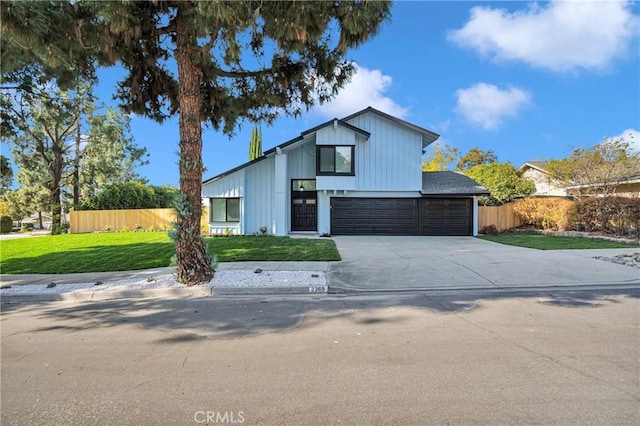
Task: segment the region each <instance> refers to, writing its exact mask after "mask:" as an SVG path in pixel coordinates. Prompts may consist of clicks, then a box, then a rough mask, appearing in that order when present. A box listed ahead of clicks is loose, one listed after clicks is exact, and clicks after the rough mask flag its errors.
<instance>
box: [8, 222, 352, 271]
mask: <svg viewBox="0 0 640 426" xmlns="http://www.w3.org/2000/svg"><path fill="white" fill-rule="evenodd" d="M205 241H206V242H207V244H208V247H209V253H215V254H217V255H218V259H219V260H220V262H240V261H250V260H256V261H332V260H340V255H339V254H338V250H337V248H336V245H335V243H334V242H333V240H330V239H316V238H288V237H272V236H259V237H257V236H255V237H254V236H251V237H210V238H205ZM174 252H175V250H174V245H173V243H172V242H171V240H170V239H169V237H168V236H167V234H166V233H164V232H117V233H115V232H114V233H95V234H69V235H55V236H46V237H33V238H23V239H16V240H4V241H0V272H1V273H3V274H66V273H76V272H104V271H128V270H135V269H148V268H157V267H162V266H169V263H170V260H171V256H173V254H174Z"/></svg>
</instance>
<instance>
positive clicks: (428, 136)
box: [203, 107, 440, 183]
mask: <svg viewBox="0 0 640 426" xmlns="http://www.w3.org/2000/svg"><path fill="white" fill-rule="evenodd" d="M366 113H373V114H377V115H379V116H380V117H384V118H386V119H387V120H390V121H393V122H394V123H397V124H400V125H402V126H404V127H407V128H409V129H411V130H414V131H416V132H418V133H420V134H421V135H422V147H423V148H425V147H426V146H427V145H429V144H430V143H431V142H434V141H435V140H437V139H438V138H439V137H440V135H439V134H437V133H433V132H432V131H430V130H427V129H424V128H422V127H419V126H416V125H415V124H411V123H409V122H407V121H404V120H401V119H399V118H397V117H394V116H392V115H389V114H387V113H384V112H382V111H378V110H377V109H375V108H372V107H368V108H365V109H363V110H362V111H358V112H356V113H354V114H351V115H350V116H348V117H345V118H343V119H337V118H334V119H332V120H329V121H327V122H325V123H322V124H320V125H318V126H316V127H313V128H311V129H309V130H305V131H304V132H302V133H300V136H297V137H295V138H293V139H291V140H289V141H287V142H284V143H281V144H280V145H277V146H275V147H273V148H271V149H268V150H266V151H265V152H264V154H263V155H262V156H261V157H258V158H256V159H255V160H252V161H248V162H246V163H244V164H241V165H239V166H238V167H234V168H233V169H231V170H227V171H226V172H223V173H221V174H219V175H217V176H214V177H212V178H209V179H207V180H205V181H204V182H203V183H209V182H211V181H214V180H217V179H220V178H222V177H224V176H227V175H230V174H231V173H234V172H236V171H238V170H241V169H243V168H245V167H247V166H249V165H251V164H254V163H257V162H259V161H262V160H264V159H266V158H268V157H270V156H272V155H273V154H274V153H276V152H277V151H278V149H282V148H286V147H288V146H290V145H293V144H295V143H297V142H300V141H302V140H303V139H304V138H305V136H308V135H310V134H311V133H314V132H317V131H318V130H320V129H323V128H325V127H328V126H341V127H344V128H345V129H348V130H351V131H353V132H354V133H357V134H359V135H361V136H364V138H365V139H369V137H370V136H371V133H369V132H367V131H366V130H362V129H360V128H358V127H356V126H354V125H352V124H349V123H347V121H348V120H351V119H352V118H355V117H358V116H360V115H363V114H366Z"/></svg>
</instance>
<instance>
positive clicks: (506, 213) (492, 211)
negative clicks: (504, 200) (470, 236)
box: [478, 203, 522, 231]
mask: <svg viewBox="0 0 640 426" xmlns="http://www.w3.org/2000/svg"><path fill="white" fill-rule="evenodd" d="M488 225H494V226H495V227H496V228H497V229H498V231H504V230H505V229H511V228H515V227H516V226H520V225H522V222H521V221H520V219H518V217H517V216H516V214H515V213H514V212H513V204H511V203H509V204H503V205H502V206H497V207H493V206H491V207H490V206H479V207H478V229H479V230H480V229H482V228H483V227H484V226H488Z"/></svg>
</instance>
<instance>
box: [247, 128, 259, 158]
mask: <svg viewBox="0 0 640 426" xmlns="http://www.w3.org/2000/svg"><path fill="white" fill-rule="evenodd" d="M260 157H262V130H261V129H259V128H258V126H254V127H253V131H252V132H251V141H250V142H249V161H252V160H255V159H256V158H260Z"/></svg>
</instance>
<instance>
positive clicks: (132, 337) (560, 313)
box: [0, 287, 640, 425]
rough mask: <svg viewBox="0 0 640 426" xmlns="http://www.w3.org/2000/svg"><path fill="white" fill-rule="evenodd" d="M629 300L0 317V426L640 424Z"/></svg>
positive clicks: (30, 307) (396, 301) (323, 302)
mask: <svg viewBox="0 0 640 426" xmlns="http://www.w3.org/2000/svg"><path fill="white" fill-rule="evenodd" d="M639 300H640V290H638V289H637V288H635V289H633V288H618V289H616V288H613V287H603V288H602V289H589V290H586V289H582V290H579V289H573V290H569V289H555V290H553V291H549V290H538V291H535V292H527V291H517V292H513V293H509V292H505V291H473V290H465V291H455V290H449V291H431V292H414V293H410V294H386V295H378V296H362V295H360V296H329V297H322V298H317V297H309V296H304V297H303V296H298V297H280V296H278V297H247V298H240V297H237V298H211V297H209V298H191V299H160V298H158V299H144V300H136V299H119V300H111V301H102V302H82V303H78V302H49V303H39V304H3V305H2V314H1V316H0V318H1V324H2V329H1V333H2V334H1V335H2V340H1V342H2V348H1V349H2V354H1V357H2V358H1V361H2V365H1V369H2V370H1V372H2V378H1V385H2V394H1V396H2V407H1V408H2V410H1V411H2V414H1V416H2V417H1V420H2V424H3V425H13V424H16V425H17V424H20V425H25V424H26V425H29V424H37V425H44V424H51V425H61V424H73V425H87V424H104V425H109V424H114V425H115V424H123V425H124V424H127V425H128V424H143V425H146V424H153V425H159V424H181V425H185V424H187V425H188V424H207V423H208V424H251V425H253V424H267V425H327V424H357V425H382V424H401V425H418V424H420V425H422V424H461V425H466V424H492V425H493V424H514V425H516V424H517V425H522V424H545V425H555V424H558V425H559V424H562V425H570V424H580V425H585V424H594V425H603V424H607V425H615V424H620V425H623V424H629V425H636V424H640V414H639V410H638V406H639V404H640V390H639V386H640V385H639V380H640V379H639V378H640V371H639V363H640V361H639V360H640V324H639V316H638V312H639V307H640V304H639Z"/></svg>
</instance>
